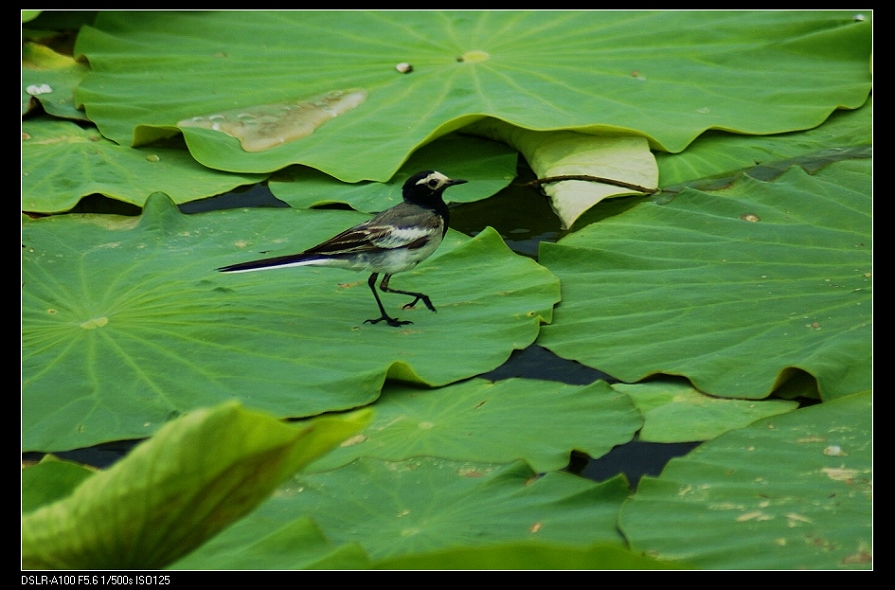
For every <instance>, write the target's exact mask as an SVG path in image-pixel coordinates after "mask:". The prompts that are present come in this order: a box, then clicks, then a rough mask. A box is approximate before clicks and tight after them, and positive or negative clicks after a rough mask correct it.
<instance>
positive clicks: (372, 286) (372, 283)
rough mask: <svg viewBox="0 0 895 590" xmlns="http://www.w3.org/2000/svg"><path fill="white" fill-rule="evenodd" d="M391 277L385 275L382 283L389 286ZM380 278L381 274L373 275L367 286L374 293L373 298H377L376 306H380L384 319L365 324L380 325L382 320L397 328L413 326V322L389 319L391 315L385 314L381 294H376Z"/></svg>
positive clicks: (375, 273)
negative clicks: (377, 282) (407, 325)
mask: <svg viewBox="0 0 895 590" xmlns="http://www.w3.org/2000/svg"><path fill="white" fill-rule="evenodd" d="M389 276H390V275H385V278H384V279H383V280H382V282H383V283H385V284H386V285H388V278H389ZM378 278H379V273H377V272H374V273H373V274H371V275H370V279H369V280H368V281H367V284H368V285H370V290H371V291H373V297H375V298H376V305H378V306H379V312H380V313H381V314H382V317H380V318H377V319H375V320H365V321H364V323H365V324H378V323H379V322H381V321H382V320H385V322H386V323H387V324H388V325H389V326H395V327H396V328H397V327H399V326H403V325H405V324H412V323H413V322H411V321H410V320H404V321H401V320H399V319H396V318H393V317H389V315H388V314H387V313H385V308H384V307H382V301H380V300H379V293H377V292H376V279H378Z"/></svg>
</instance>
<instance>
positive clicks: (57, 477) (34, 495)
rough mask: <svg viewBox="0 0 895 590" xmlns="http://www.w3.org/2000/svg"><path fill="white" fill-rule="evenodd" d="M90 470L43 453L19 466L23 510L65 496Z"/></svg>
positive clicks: (90, 472) (37, 506)
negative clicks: (28, 465)
mask: <svg viewBox="0 0 895 590" xmlns="http://www.w3.org/2000/svg"><path fill="white" fill-rule="evenodd" d="M93 473H94V471H93V470H92V469H89V468H87V467H84V466H83V465H78V464H76V463H71V462H69V461H60V460H59V459H57V458H56V457H54V456H53V455H45V456H44V458H43V459H41V461H40V463H38V464H37V465H32V466H31V467H28V468H26V469H22V514H23V515H24V514H26V513H28V512H33V511H34V510H36V509H37V508H40V507H41V506H44V505H46V504H52V503H53V502H55V501H56V500H61V499H62V498H64V497H66V496H68V495H69V494H71V493H72V492H73V491H74V489H75V488H76V487H78V485H79V484H80V483H81V482H83V481H84V480H85V479H87V478H89V477H90V476H91V475H93Z"/></svg>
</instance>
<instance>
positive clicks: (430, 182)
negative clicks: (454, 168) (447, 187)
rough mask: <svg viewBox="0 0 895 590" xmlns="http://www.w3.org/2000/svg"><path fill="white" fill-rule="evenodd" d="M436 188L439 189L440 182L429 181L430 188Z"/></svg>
mask: <svg viewBox="0 0 895 590" xmlns="http://www.w3.org/2000/svg"><path fill="white" fill-rule="evenodd" d="M436 187H438V180H436V179H435V178H433V179H432V180H430V181H429V188H436Z"/></svg>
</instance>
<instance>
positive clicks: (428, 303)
mask: <svg viewBox="0 0 895 590" xmlns="http://www.w3.org/2000/svg"><path fill="white" fill-rule="evenodd" d="M420 299H422V300H423V303H425V304H426V307H428V308H429V310H430V311H438V310H436V309H435V306H434V305H432V301H430V300H429V298H428V297H426V296H425V295H417V296H416V299H414V300H413V301H411V302H410V303H408V304H407V305H405V306H404V307H402V308H401V309H413V307H414V306H415V305H416V303H417V301H419V300H420Z"/></svg>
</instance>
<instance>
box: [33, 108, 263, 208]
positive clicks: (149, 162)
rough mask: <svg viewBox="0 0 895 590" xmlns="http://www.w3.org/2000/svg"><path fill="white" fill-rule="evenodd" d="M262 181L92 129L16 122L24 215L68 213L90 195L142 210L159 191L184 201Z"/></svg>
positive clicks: (40, 121)
mask: <svg viewBox="0 0 895 590" xmlns="http://www.w3.org/2000/svg"><path fill="white" fill-rule="evenodd" d="M264 178H265V175H262V174H232V173H225V172H220V171H217V170H211V169H209V168H205V167H204V166H201V165H200V164H198V163H197V162H196V161H195V160H194V159H193V158H192V157H191V156H190V154H189V152H187V151H186V150H179V149H172V148H160V147H152V148H149V147H146V148H136V149H134V148H128V147H121V146H119V145H118V144H116V143H113V142H111V141H109V140H107V139H105V138H103V136H102V135H100V134H99V132H98V131H96V130H95V129H84V128H82V127H80V126H79V125H76V124H74V123H70V122H67V121H58V120H52V119H30V120H27V121H23V122H22V209H23V210H24V211H30V212H35V213H59V212H62V211H68V210H69V209H71V208H72V207H74V206H75V205H77V203H78V201H79V200H80V199H81V197H84V196H87V195H90V194H93V193H100V194H103V195H106V196H108V197H111V198H113V199H117V200H120V201H124V202H127V203H132V204H134V205H137V206H139V207H142V206H143V204H144V203H145V202H146V199H147V197H149V195H150V194H152V193H154V192H157V191H161V192H164V193H166V194H168V195H169V196H170V197H171V198H172V199H173V200H174V201H175V202H176V203H184V202H187V201H192V200H194V199H198V198H202V197H207V196H210V195H217V194H220V193H224V192H227V191H229V190H231V189H233V188H234V187H237V186H240V185H245V184H253V183H256V182H260V181H261V180H264Z"/></svg>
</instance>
